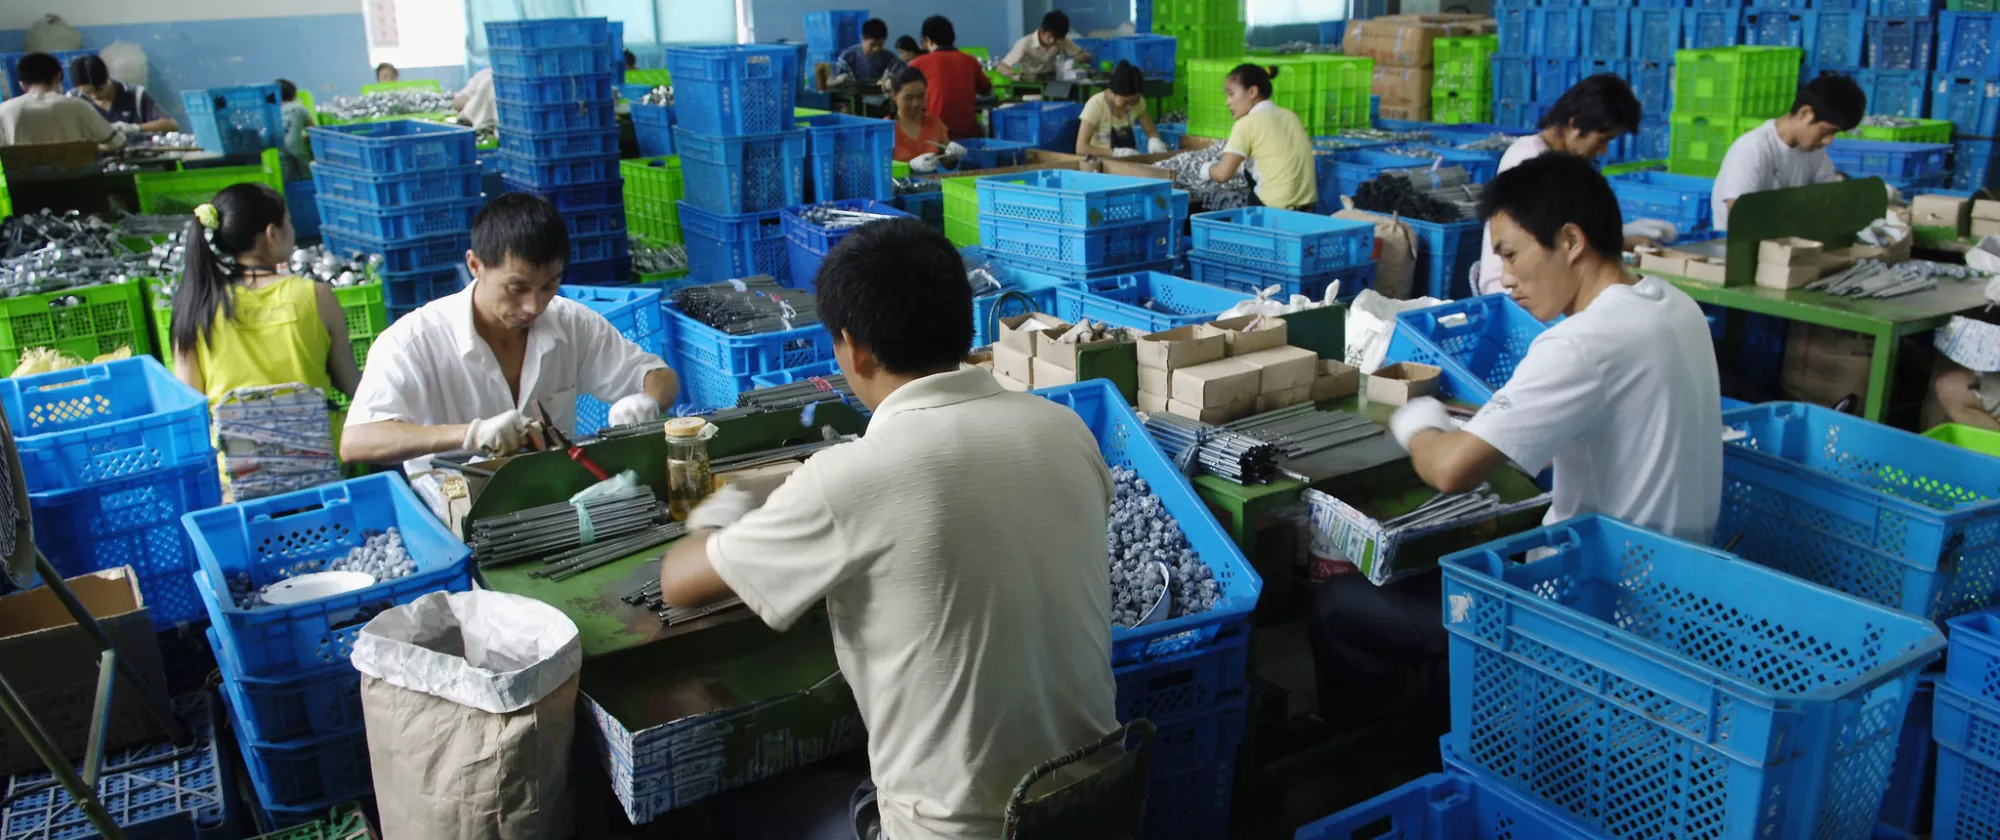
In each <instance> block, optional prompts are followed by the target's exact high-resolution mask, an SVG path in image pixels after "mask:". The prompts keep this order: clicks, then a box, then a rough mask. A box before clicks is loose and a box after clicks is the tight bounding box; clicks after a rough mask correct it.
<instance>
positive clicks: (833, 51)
mask: <svg viewBox="0 0 2000 840" xmlns="http://www.w3.org/2000/svg"><path fill="white" fill-rule="evenodd" d="M805 17H806V64H805V67H804V68H803V69H804V71H805V73H806V74H807V75H808V76H810V75H811V74H812V72H813V68H815V67H818V66H819V65H821V64H833V63H835V62H836V61H838V60H839V59H840V53H841V51H842V50H845V49H847V48H848V47H851V46H854V45H855V44H859V43H861V24H863V23H867V22H868V13H867V12H866V11H861V10H855V9H832V10H827V11H819V12H806V15H805ZM884 49H887V47H886V46H885V47H884Z"/></svg>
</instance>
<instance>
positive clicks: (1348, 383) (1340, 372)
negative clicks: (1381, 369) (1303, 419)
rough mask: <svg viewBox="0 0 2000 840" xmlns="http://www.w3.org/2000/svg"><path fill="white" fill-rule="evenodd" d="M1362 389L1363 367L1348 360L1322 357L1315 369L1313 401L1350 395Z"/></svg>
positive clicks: (1323, 400)
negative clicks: (1342, 360) (1356, 365)
mask: <svg viewBox="0 0 2000 840" xmlns="http://www.w3.org/2000/svg"><path fill="white" fill-rule="evenodd" d="M1360 391H1361V369H1360V368H1357V367H1355V366H1353V365H1350V364H1348V363H1346V362H1340V361H1335V360H1333V359H1322V360H1320V363H1319V365H1318V367H1317V368H1316V369H1315V370H1314V371H1313V383H1312V401H1313V402H1325V401H1327V400H1337V399H1341V398H1343V397H1350V396H1353V395H1355V394H1357V393H1359V392H1360Z"/></svg>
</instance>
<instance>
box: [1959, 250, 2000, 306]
mask: <svg viewBox="0 0 2000 840" xmlns="http://www.w3.org/2000/svg"><path fill="white" fill-rule="evenodd" d="M1965 266H1966V267H1967V268H1971V269H1974V270H1977V271H1984V272H1987V273H1989V274H2000V236H1987V237H1982V238H1981V239H1980V240H1979V244H1978V245H1974V246H1972V250H1970V251H1967V252H1965ZM1995 280H1996V282H1995V283H1991V284H1988V285H1987V287H1986V299H1987V300H1989V301H1992V302H1993V303H1996V304H2000V289H1996V288H1995V287H1996V286H2000V278H1995Z"/></svg>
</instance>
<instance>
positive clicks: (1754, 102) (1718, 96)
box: [1667, 47, 1805, 178]
mask: <svg viewBox="0 0 2000 840" xmlns="http://www.w3.org/2000/svg"><path fill="white" fill-rule="evenodd" d="M1804 55H1805V53H1804V51H1803V50H1800V49H1798V48H1796V47H1717V48H1714V49H1703V50H1680V51H1677V52H1675V53H1674V113H1673V117H1672V120H1671V122H1672V141H1671V142H1672V148H1671V151H1670V152H1669V154H1668V157H1667V171H1669V172H1672V173H1674V174H1677V175H1699V176H1701V177H1704V178H1713V177H1715V175H1716V173H1717V172H1719V171H1721V169H1722V157H1723V155H1725V154H1727V153H1728V152H1729V144H1731V143H1734V142H1736V138H1738V137H1741V136H1743V135H1744V134H1745V133H1748V132H1749V131H1750V130H1751V129H1754V128H1756V127H1757V126H1759V125H1761V124H1763V122H1764V121H1765V120H1767V119H1770V118H1772V117H1775V116H1778V115H1780V114H1783V113H1785V111H1786V110H1787V109H1789V108H1790V107H1791V105H1792V98H1793V96H1794V95H1795V94H1797V92H1798V84H1799V62H1800V60H1801V59H1802V58H1803V57H1804Z"/></svg>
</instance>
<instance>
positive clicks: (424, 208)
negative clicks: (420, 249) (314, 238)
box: [319, 198, 622, 242]
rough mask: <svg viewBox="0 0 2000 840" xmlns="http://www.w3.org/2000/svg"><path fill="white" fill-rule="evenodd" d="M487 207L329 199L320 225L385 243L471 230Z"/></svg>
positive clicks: (462, 202) (476, 201)
mask: <svg viewBox="0 0 2000 840" xmlns="http://www.w3.org/2000/svg"><path fill="white" fill-rule="evenodd" d="M484 206H486V201H485V200H484V199H480V198H454V199H447V200H445V201H431V202H426V203H423V204H410V205H404V206H402V207H395V208H387V207H378V206H376V205H371V204H354V203H350V202H345V201H333V200H330V199H329V200H326V201H321V202H320V203H319V217H320V225H321V226H323V227H324V228H325V229H326V230H328V231H331V232H333V233H334V234H336V235H340V236H352V237H364V238H368V239H379V240H383V241H385V242H386V241H395V240H403V239H411V238H416V237H423V236H432V235H436V234H444V233H454V232H458V231H469V230H471V229H472V220H473V217H475V216H477V215H479V208H481V207H484ZM621 217H622V214H621Z"/></svg>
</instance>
